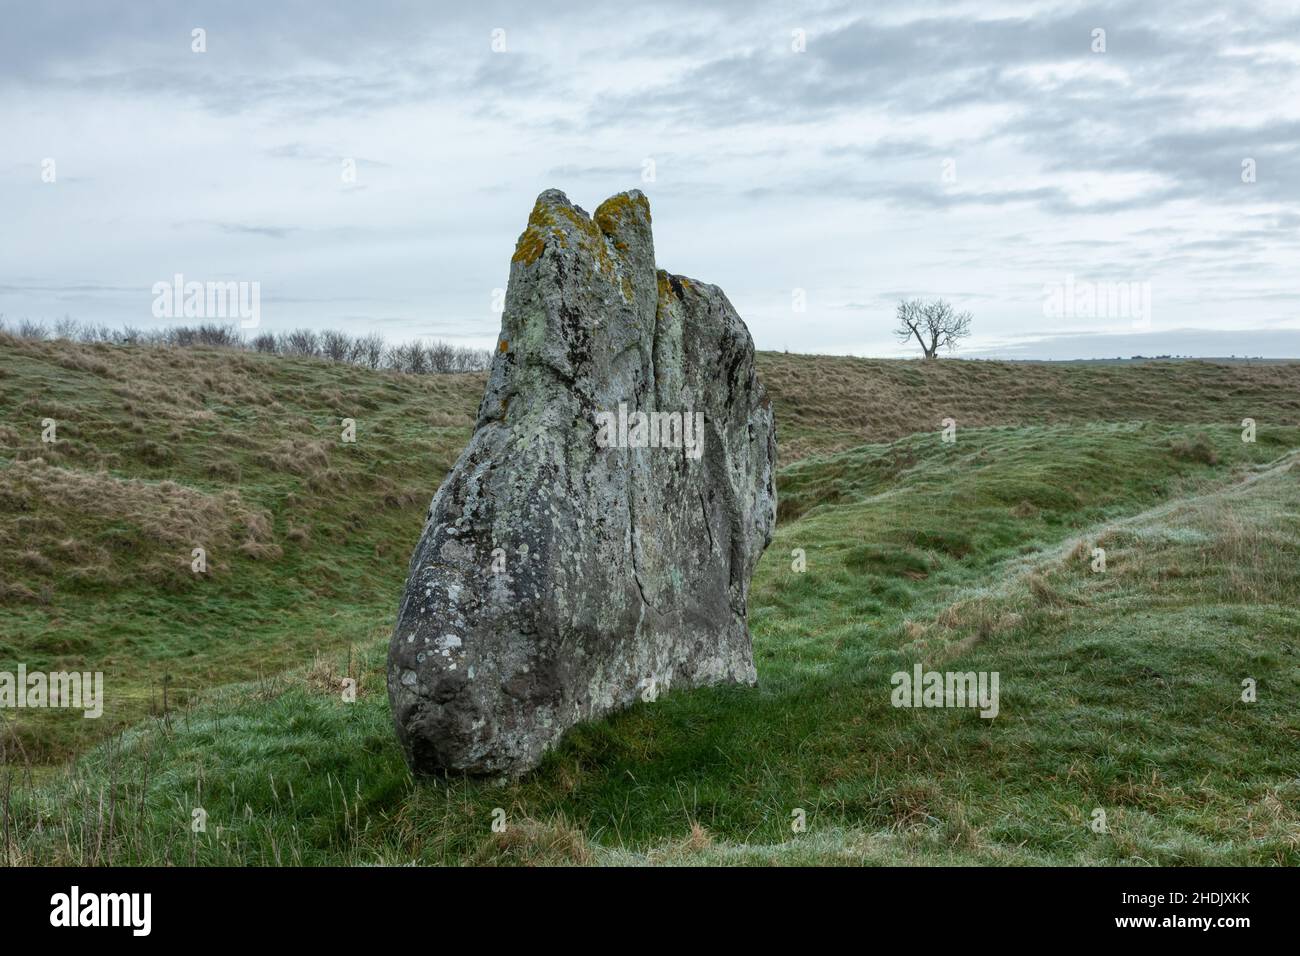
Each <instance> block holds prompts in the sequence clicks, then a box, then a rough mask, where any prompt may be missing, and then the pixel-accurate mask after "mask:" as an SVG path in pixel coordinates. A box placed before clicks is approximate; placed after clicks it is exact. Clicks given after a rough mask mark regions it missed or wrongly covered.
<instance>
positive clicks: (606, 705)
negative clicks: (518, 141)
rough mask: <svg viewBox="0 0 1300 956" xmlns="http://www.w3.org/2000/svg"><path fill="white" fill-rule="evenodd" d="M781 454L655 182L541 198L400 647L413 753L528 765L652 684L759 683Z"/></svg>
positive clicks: (428, 529)
mask: <svg viewBox="0 0 1300 956" xmlns="http://www.w3.org/2000/svg"><path fill="white" fill-rule="evenodd" d="M641 416H645V419H644V421H643V420H642V417H641ZM775 455H776V438H775V431H774V425H773V421H772V408H771V404H770V403H769V401H768V398H767V394H766V392H765V390H764V389H763V386H762V385H761V384H759V381H758V379H757V378H756V377H755V374H754V346H753V342H752V340H751V339H750V336H749V331H748V330H747V329H746V328H745V324H744V323H743V322H742V321H741V320H740V317H739V316H737V315H736V311H735V309H733V308H732V306H731V303H730V302H728V301H727V297H726V296H725V295H723V294H722V291H721V290H720V289H718V288H717V287H716V286H711V285H706V284H705V283H702V282H696V281H695V280H693V279H687V278H685V277H682V276H675V275H669V274H668V273H666V272H662V271H656V269H655V258H654V243H653V240H652V238H651V234H650V205H649V203H648V202H647V201H646V198H645V196H643V195H642V194H641V193H640V192H637V191H633V192H629V193H621V194H619V195H617V196H614V197H613V198H611V199H608V200H606V201H605V202H604V203H602V204H601V205H600V207H599V208H598V209H597V210H596V213H595V215H594V216H588V214H587V213H585V212H584V211H583V210H582V209H580V208H579V207H577V206H575V205H573V204H572V203H570V202H569V200H568V199H567V198H566V197H565V196H564V194H563V193H561V192H559V191H557V190H547V191H546V192H544V193H542V194H541V196H539V197H538V199H537V203H536V205H535V206H534V207H533V212H532V215H531V216H530V217H529V220H528V228H527V229H525V230H524V233H523V235H521V236H520V238H519V243H518V245H517V247H516V249H515V254H514V258H513V261H512V265H511V269H510V283H509V288H508V290H507V292H506V302H505V313H504V316H503V317H502V321H501V338H500V341H499V342H498V344H497V351H496V356H495V359H494V361H493V365H492V372H491V375H490V377H489V379H488V384H487V391H486V393H485V394H484V396H483V403H482V405H481V406H480V408H479V413H478V422H477V424H476V425H475V430H474V435H473V437H472V438H471V439H470V442H469V445H468V447H466V449H465V451H464V452H463V453H462V454H461V456H460V459H459V460H458V461H457V462H456V466H455V468H453V469H452V472H451V474H450V475H448V476H447V479H446V481H444V482H443V484H442V487H441V488H440V489H439V490H438V493H437V494H436V495H435V496H434V498H433V502H432V504H431V505H430V506H429V513H428V517H427V520H426V522H425V526H424V533H423V534H422V535H421V538H420V543H419V545H418V546H417V547H416V549H415V554H414V556H413V557H412V558H411V566H410V573H409V577H408V579H407V582H406V591H405V594H404V595H403V597H402V603H401V609H400V611H399V613H398V620H397V626H396V628H395V629H394V631H393V637H392V642H391V645H390V647H389V653H388V694H389V699H390V701H391V703H392V708H393V718H394V720H395V722H396V725H397V735H398V737H399V738H400V740H401V743H402V746H403V748H404V749H405V751H406V755H407V758H408V760H409V761H410V764H411V766H412V768H413V769H415V770H416V771H421V772H427V771H435V770H457V771H467V772H471V773H490V774H502V773H504V774H518V773H522V772H524V771H526V770H529V769H531V768H532V767H534V766H536V765H537V763H538V761H539V760H540V759H541V757H542V754H543V753H544V752H545V751H546V750H547V748H549V747H551V746H552V745H554V744H555V743H556V742H557V741H558V740H559V738H560V737H561V735H562V734H563V733H564V732H565V731H566V730H567V729H568V728H569V727H571V726H573V725H574V724H576V723H579V722H580V721H584V720H588V719H591V718H594V717H597V716H599V715H601V714H605V713H608V712H609V711H612V710H615V709H617V708H620V707H624V706H626V705H628V704H630V703H632V702H633V701H635V700H637V699H638V698H643V699H647V700H648V699H653V698H654V697H656V696H657V695H659V694H662V693H664V692H665V691H667V690H668V689H669V688H673V689H679V688H687V687H699V686H702V685H706V684H717V683H722V682H727V681H731V682H736V683H741V684H753V683H755V672H754V660H753V653H752V650H751V647H750V639H749V630H748V627H747V625H746V601H747V596H748V590H749V580H750V576H751V574H752V573H753V571H754V567H755V565H756V564H757V563H758V559H759V557H760V555H761V554H762V552H763V549H764V548H765V547H766V546H767V543H768V541H769V540H770V538H771V532H772V525H773V522H774V520H775V517H776V489H775V485H774V482H773V470H774V468H775Z"/></svg>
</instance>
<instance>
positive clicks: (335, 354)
mask: <svg viewBox="0 0 1300 956" xmlns="http://www.w3.org/2000/svg"><path fill="white" fill-rule="evenodd" d="M320 350H321V354H323V355H324V356H325V357H326V358H327V359H330V360H331V361H334V362H346V361H347V359H348V355H349V354H350V353H351V351H352V339H351V338H350V337H349V336H348V334H347V333H346V332H340V331H338V330H337V329H326V330H325V331H324V332H322V333H321V334H320Z"/></svg>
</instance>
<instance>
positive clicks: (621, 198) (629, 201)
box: [592, 193, 650, 235]
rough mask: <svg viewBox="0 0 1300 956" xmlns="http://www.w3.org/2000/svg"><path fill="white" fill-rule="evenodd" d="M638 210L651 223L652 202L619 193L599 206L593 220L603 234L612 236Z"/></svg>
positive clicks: (642, 197)
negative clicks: (621, 223)
mask: <svg viewBox="0 0 1300 956" xmlns="http://www.w3.org/2000/svg"><path fill="white" fill-rule="evenodd" d="M637 208H639V209H640V210H641V211H642V212H643V213H645V221H646V222H649V221H650V200H648V199H646V198H645V196H637V197H636V198H635V199H633V198H632V197H631V196H629V195H628V194H627V193H619V194H618V195H617V196H610V197H609V198H608V199H606V200H605V201H604V202H603V203H601V204H600V205H599V206H597V207H596V215H595V216H593V217H592V218H593V219H594V220H595V222H596V225H597V226H599V227H600V231H601V232H603V233H606V234H610V235H612V234H613V232H614V230H615V229H617V228H618V224H619V223H620V222H622V221H623V220H624V219H626V218H627V217H628V216H631V215H635V214H636V211H637Z"/></svg>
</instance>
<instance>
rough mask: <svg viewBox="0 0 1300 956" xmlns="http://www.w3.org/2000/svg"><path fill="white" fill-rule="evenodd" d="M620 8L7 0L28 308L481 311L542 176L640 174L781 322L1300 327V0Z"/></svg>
mask: <svg viewBox="0 0 1300 956" xmlns="http://www.w3.org/2000/svg"><path fill="white" fill-rule="evenodd" d="M621 6H622V9H621V10H617V11H616V10H615V9H613V8H612V5H606V4H596V3H594V2H590V0H588V2H583V3H574V4H563V3H545V4H536V3H523V2H512V3H500V2H491V0H486V2H484V0H479V2H476V3H473V4H441V3H432V2H405V3H402V2H380V0H368V2H366V3H357V2H355V0H347V2H342V0H337V2H336V0H314V2H302V3H276V4H271V3H267V2H263V0H258V2H242V0H241V2H223V3H221V4H216V3H210V4H197V3H196V4H187V3H183V2H176V0H132V2H129V3H128V2H117V3H110V2H83V3H73V2H51V3H30V2H26V0H24V2H21V3H18V2H11V0H3V2H2V3H0V313H4V314H5V316H6V318H7V319H8V320H9V321H14V320H18V319H21V318H34V319H37V318H39V319H45V320H46V321H50V320H53V319H56V318H59V317H62V316H64V315H65V314H67V315H71V316H72V317H73V318H76V319H80V320H86V321H98V322H105V323H108V324H113V325H119V324H122V323H130V324H133V325H135V326H137V327H142V328H145V327H152V326H155V325H158V324H161V321H162V320H158V319H155V318H154V316H153V314H152V305H153V301H154V296H153V292H152V288H153V285H154V283H156V282H159V281H160V280H168V281H170V280H171V278H172V276H174V275H175V274H177V273H180V274H182V275H184V276H185V278H186V279H187V280H197V281H216V280H235V281H246V282H258V283H260V290H261V325H262V327H264V328H270V329H272V330H281V329H285V328H291V327H295V326H312V327H315V328H318V329H319V328H327V327H332V328H341V329H345V330H347V331H350V332H357V333H359V332H365V331H372V330H378V331H382V332H383V333H384V334H385V335H386V336H388V337H389V338H394V339H398V338H411V337H415V336H430V337H437V338H444V339H447V340H450V341H454V342H457V343H459V344H468V345H490V344H491V343H492V342H494V341H495V338H496V332H497V329H498V326H499V322H500V316H499V314H497V313H496V312H494V311H493V290H494V289H498V288H501V287H504V286H505V284H506V279H507V276H508V273H509V265H510V255H511V253H512V251H513V248H514V243H515V239H516V238H517V237H518V235H519V233H520V231H521V230H522V229H523V227H524V224H525V221H526V219H527V216H528V212H529V210H530V208H531V206H532V203H533V200H534V199H535V198H536V195H537V194H538V193H539V192H540V191H542V190H543V189H545V188H548V187H556V188H559V189H562V190H564V191H565V192H566V193H567V194H568V196H569V197H570V199H572V200H573V201H574V202H576V203H578V204H580V205H582V206H583V207H584V208H586V209H588V210H591V209H594V208H595V206H596V205H597V204H599V202H600V201H601V200H602V199H604V198H605V197H606V196H608V195H610V194H612V193H615V192H618V191H621V190H624V189H630V188H639V189H641V190H642V191H644V192H645V193H646V195H647V196H649V198H650V204H651V208H652V212H653V216H654V227H655V245H656V252H657V257H658V261H659V265H660V266H661V267H662V268H665V269H668V270H669V271H672V272H676V273H681V274H685V275H689V276H693V277H696V278H699V279H702V280H704V281H708V282H713V283H716V284H717V285H719V286H721V287H722V288H723V290H724V291H725V292H726V293H727V295H728V296H729V297H730V299H731V301H732V302H733V303H734V304H735V306H736V308H737V309H738V310H739V312H740V314H741V316H742V317H743V318H744V319H745V321H746V322H747V323H748V325H749V328H750V330H751V332H752V333H753V335H754V339H755V342H756V344H757V345H758V347H759V348H767V349H782V348H788V349H790V350H791V351H802V352H824V353H843V354H856V355H864V354H869V355H896V354H906V352H907V351H909V350H908V347H907V346H900V345H898V344H897V343H896V342H895V341H894V339H893V337H892V335H891V334H890V330H891V328H892V326H893V309H894V305H895V303H896V302H897V300H898V299H899V298H900V297H902V296H944V297H946V298H948V299H949V300H950V301H952V302H953V303H954V304H955V305H957V306H959V307H960V308H965V309H969V310H970V311H971V312H972V313H973V314H974V316H975V321H974V329H975V335H974V336H973V337H972V338H971V339H970V340H968V342H967V344H966V345H965V346H964V347H963V349H962V350H961V353H959V354H966V355H1010V356H1017V355H1018V356H1025V357H1062V358H1072V357H1086V356H1098V357H1100V356H1115V355H1129V354H1135V353H1144V354H1154V353H1163V352H1168V353H1174V354H1201V355H1232V354H1236V355H1245V354H1250V355H1265V356H1297V355H1300V268H1297V267H1298V266H1300V7H1297V5H1296V4H1295V3H1276V4H1275V3H1268V2H1253V3H1250V4H1228V3H1221V4H1204V3H1197V2H1184V3H1159V4H1155V3H1150V2H1147V3H1137V2H1134V3H1118V4H1110V5H1104V4H1071V3H1065V4H1061V3H1036V4H1035V3H1030V4H1017V5H1015V6H1006V7H1001V6H1000V5H999V4H997V3H990V2H988V0H980V2H978V3H972V4H963V3H952V4H948V3H945V4H925V3H920V4H885V3H873V4H866V3H827V4H797V3H788V2H787V3H774V4H763V3H761V2H754V0H744V2H737V3H718V4H704V3H701V2H699V0H684V2H681V3H673V2H664V0H656V2H653V3H627V4H623V5H621ZM196 28H201V29H202V30H204V31H205V40H206V52H194V50H193V47H194V45H195V43H196V41H195V40H194V34H193V31H194V30H195V29H196ZM496 31H502V32H496ZM1098 31H1104V34H1101V33H1099V32H1098ZM1103 42H1104V51H1101V50H1099V47H1101V46H1102V45H1103ZM494 46H495V47H497V48H500V47H502V46H504V49H494ZM47 160H53V161H54V162H53V164H52V166H51V165H50V164H49V163H47ZM347 160H351V161H353V163H354V164H355V170H356V175H355V182H350V181H346V179H347V177H346V176H345V172H346V167H345V161H347ZM50 178H52V179H53V181H52V182H49V181H45V180H47V179H50ZM1252 179H1253V181H1249V180H1252ZM1090 289H1091V290H1093V291H1097V292H1099V293H1101V295H1100V299H1101V301H1102V305H1105V304H1106V302H1107V301H1108V300H1107V293H1108V292H1109V293H1111V294H1112V297H1115V298H1114V306H1115V307H1114V308H1110V307H1109V306H1107V307H1106V308H1103V307H1101V306H1100V305H1094V306H1093V307H1090V306H1089V305H1088V301H1089V300H1088V295H1087V293H1088V290H1090ZM1120 295H1122V299H1121V298H1118V296H1120ZM1148 301H1149V308H1148V307H1147V302H1148ZM801 303H802V310H800V306H801ZM1107 312H1110V313H1111V314H1105V313H1107Z"/></svg>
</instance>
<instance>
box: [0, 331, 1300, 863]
mask: <svg viewBox="0 0 1300 956" xmlns="http://www.w3.org/2000/svg"><path fill="white" fill-rule="evenodd" d="M759 371H760V375H761V376H762V378H763V380H764V381H765V383H766V384H767V386H768V388H769V390H770V392H771V393H772V396H773V400H774V403H775V407H776V416H777V428H778V441H779V446H780V456H781V470H780V473H779V479H778V493H779V498H780V515H779V523H778V530H777V534H776V537H775V540H774V541H773V543H772V545H771V547H770V548H769V550H768V553H767V554H766V556H765V557H764V559H763V561H762V563H761V565H760V567H759V570H758V573H757V575H756V577H755V581H754V586H753V590H752V594H751V607H750V621H751V627H752V630H753V634H754V643H755V654H756V658H757V662H758V671H759V680H760V686H759V687H758V688H757V689H742V688H719V689H713V690H704V691H695V692H689V693H672V694H668V695H666V696H663V697H660V698H659V699H658V700H657V701H655V702H654V703H648V704H639V705H637V706H636V707H634V708H633V709H631V710H630V711H627V712H625V713H622V714H620V715H617V716H615V717H612V718H610V719H607V720H604V721H601V722H598V723H595V724H591V725H588V726H584V727H581V728H578V729H577V730H576V731H575V732H573V733H571V734H570V735H569V736H568V737H567V738H566V739H565V741H564V743H563V745H562V746H561V747H560V748H559V749H558V750H557V751H555V752H554V753H552V754H550V755H549V756H548V758H547V759H546V762H545V763H544V765H543V767H542V768H541V769H540V770H539V771H538V772H536V773H535V774H533V775H531V776H529V777H526V778H524V779H523V780H520V781H516V782H506V781H483V780H464V779H450V780H438V781H414V780H412V779H411V778H410V776H409V775H408V774H407V772H406V768H405V765H404V764H403V762H402V758H401V754H400V751H399V749H398V746H397V743H396V739H395V737H394V734H393V729H392V726H391V719H390V716H389V712H388V703H387V696H386V693H385V690H384V679H383V664H384V654H385V651H386V645H387V638H388V632H389V628H390V627H391V623H392V620H393V617H394V615H395V612H396V607H397V600H398V596H399V595H400V591H401V587H402V583H403V580H404V577H405V572H406V565H407V560H408V558H409V555H410V551H411V548H412V547H413V545H414V543H415V541H416V538H417V537H418V535H419V532H420V526H421V523H422V519H423V513H424V509H425V508H426V506H427V503H428V499H429V497H430V496H431V495H432V493H433V491H434V490H435V489H436V487H437V485H438V483H439V482H440V481H441V479H442V477H443V475H444V474H445V472H446V470H447V469H448V468H450V466H451V465H452V463H453V462H454V460H455V457H456V455H457V454H458V452H459V449H460V447H461V446H462V445H463V443H464V442H465V440H466V439H467V438H468V436H469V433H470V429H471V427H472V423H473V418H474V414H475V412H476V410H477V404H478V400H479V398H480V396H481V393H482V388H483V381H484V379H483V376H482V375H473V374H468V375H458V376H403V375H396V374H389V373H377V372H370V371H365V370H361V369H357V368H352V367H347V366H337V365H330V364H327V363H324V362H318V361H307V360H292V359H285V358H279V357H274V356H258V355H253V354H243V353H234V352H228V351H222V350H202V349H193V350H188V349H178V350H170V349H145V348H128V347H117V346H85V345H74V344H70V343H66V342H33V341H25V340H17V339H9V338H0V670H6V669H7V670H12V669H13V668H14V667H16V665H17V663H18V662H19V661H21V662H23V663H25V664H26V666H27V667H28V669H29V670H70V669H78V670H102V671H104V672H105V678H106V682H107V688H106V692H107V698H108V699H107V704H106V708H105V716H104V717H103V718H101V719H100V720H97V721H88V720H83V719H80V717H79V716H77V715H75V714H71V713H69V712H67V711H59V710H50V711H41V712H38V713H36V715H35V716H33V712H32V711H22V712H18V711H7V712H5V711H0V716H3V718H4V720H5V728H4V730H5V733H4V737H3V747H4V752H3V757H4V770H3V771H0V804H3V817H4V820H3V823H4V834H5V835H4V855H3V859H5V860H6V861H8V862H18V863H27V864H40V863H166V862H170V863H183V862H197V863H223V864H247V863H253V864H257V863H268V864H273V863H349V864H366V863H402V862H410V861H418V862H426V863H468V862H482V863H510V862H518V863H538V862H554V863H756V862H788V863H801V862H817V863H858V862H868V863H1092V862H1103V863H1135V864H1142V863H1152V864H1154V863H1162V864H1168V863H1186V864H1201V863H1222V864H1287V865H1296V864H1297V863H1300V758H1298V757H1297V754H1300V712H1298V711H1297V706H1296V705H1297V701H1298V700H1300V657H1297V653H1298V652H1300V628H1298V627H1297V624H1300V610H1298V608H1300V471H1297V470H1296V468H1295V467H1294V461H1295V457H1294V456H1295V454H1296V453H1297V451H1300V365H1293V364H1276V363H1269V364H1260V365H1253V364H1213V363H1196V362H1153V363H1136V364H1123V365H1095V366H1094V365H1053V364H1046V363H1044V364H1013V363H995V362H960V361H941V362H937V363H920V362H888V361H864V360H857V359H847V358H844V359H841V358H825V357H811V356H797V355H788V354H773V353H760V356H759ZM949 417H950V418H952V419H954V420H955V421H956V422H957V440H956V442H955V443H951V444H949V443H945V442H943V441H941V439H940V433H939V429H940V421H941V420H942V419H943V418H949ZM1247 417H1249V418H1253V419H1254V420H1255V421H1256V423H1257V430H1258V431H1257V441H1256V442H1253V443H1246V442H1243V441H1242V440H1241V431H1242V429H1241V420H1242V419H1243V418H1247ZM46 418H50V419H54V420H55V422H56V423H57V437H58V442H57V443H56V444H54V445H48V444H44V443H42V441H41V432H42V420H43V419H46ZM344 418H351V419H354V420H355V422H356V434H357V441H356V442H355V443H345V442H343V441H341V440H340V434H341V430H342V419H344ZM194 547H202V548H204V549H205V552H206V555H207V562H208V571H207V573H205V574H195V573H194V572H193V571H192V570H191V561H192V549H193V548H194ZM1097 547H1101V548H1104V549H1105V551H1106V561H1107V564H1106V570H1105V571H1104V572H1100V573H1097V572H1094V571H1093V570H1092V566H1091V562H1092V553H1093V549H1094V548H1097ZM796 549H800V550H801V552H802V554H803V557H804V560H805V561H806V570H804V571H803V572H802V573H800V572H798V571H796V570H794V568H793V567H792V564H793V563H794V561H795V555H793V554H792V552H795V551H796ZM918 662H919V663H921V664H922V665H923V666H924V667H926V668H927V669H936V668H937V669H940V670H961V671H997V672H998V673H999V674H1000V678H1001V705H1000V713H999V715H998V716H997V717H996V718H994V719H992V720H986V719H981V718H980V717H979V716H978V715H977V714H976V713H974V712H972V711H970V710H954V709H939V710H922V709H904V708H895V707H893V706H891V703H890V691H891V685H890V676H891V675H892V674H893V673H894V672H896V671H910V670H911V668H912V666H913V665H914V664H915V663H918ZM346 674H350V675H352V676H354V677H355V678H356V679H357V680H358V697H357V700H356V702H355V703H347V702H344V701H343V700H342V695H341V694H340V692H339V684H340V680H341V678H342V677H343V676H344V675H346ZM1247 678H1250V679H1253V680H1254V681H1255V682H1256V686H1257V693H1258V699H1257V701H1256V702H1254V703H1245V702H1243V701H1242V699H1241V695H1242V681H1243V680H1245V679H1247ZM164 683H166V685H167V693H168V712H167V713H166V714H165V715H164V714H163V713H162V703H161V697H162V688H163V684H164ZM119 731H121V733H118V732H119ZM197 808H202V810H203V811H205V813H206V823H207V826H206V832H203V833H199V834H196V833H194V832H192V829H191V821H192V819H193V815H194V811H195V810H196V809H197ZM498 809H499V810H501V811H503V814H504V819H505V821H506V824H507V825H506V828H505V830H504V832H499V833H498V832H494V831H493V829H492V827H491V824H492V822H493V819H494V811H496V810H498ZM1098 809H1100V810H1103V811H1104V812H1105V817H1106V822H1107V828H1106V832H1104V833H1098V832H1095V831H1094V830H1093V829H1092V828H1091V827H1090V826H1089V824H1090V822H1091V821H1092V820H1093V818H1094V816H1093V815H1094V811H1096V810H1098ZM796 811H802V813H803V817H804V818H805V819H806V821H807V827H806V830H804V831H803V832H800V833H794V832H792V829H791V822H792V819H794V816H795V815H796ZM497 816H498V818H499V817H500V816H501V815H500V814H498V815H497Z"/></svg>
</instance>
